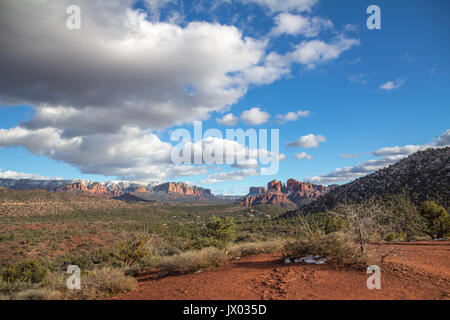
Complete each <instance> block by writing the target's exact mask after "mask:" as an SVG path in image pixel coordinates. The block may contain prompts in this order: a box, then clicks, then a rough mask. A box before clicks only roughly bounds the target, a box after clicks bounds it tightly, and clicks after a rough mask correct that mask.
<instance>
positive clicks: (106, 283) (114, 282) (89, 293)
mask: <svg viewBox="0 0 450 320" xmlns="http://www.w3.org/2000/svg"><path fill="white" fill-rule="evenodd" d="M136 283H137V281H136V279H135V278H133V277H130V276H127V275H125V273H124V271H123V270H122V269H114V268H110V267H106V268H103V269H96V270H94V271H92V272H91V273H90V274H89V275H87V276H85V277H82V278H81V289H80V290H73V291H70V292H68V293H67V297H68V298H74V299H83V300H90V299H97V298H101V297H108V296H111V295H115V294H119V293H122V292H126V291H130V290H133V289H134V288H135V287H136Z"/></svg>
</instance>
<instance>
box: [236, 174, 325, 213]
mask: <svg viewBox="0 0 450 320" xmlns="http://www.w3.org/2000/svg"><path fill="white" fill-rule="evenodd" d="M328 190H329V188H328V187H325V186H322V185H316V184H312V183H309V182H300V181H297V180H295V179H289V180H288V181H287V183H286V184H283V182H281V181H278V180H273V181H270V182H269V183H268V184H267V189H266V188H264V187H251V188H250V190H249V193H248V195H247V196H245V197H244V198H242V199H241V200H240V201H239V203H240V204H242V205H244V206H246V207H254V206H257V205H260V204H272V205H278V206H281V207H293V206H296V205H300V204H303V203H305V202H308V201H311V200H314V199H316V198H318V197H320V196H322V195H323V194H325V193H327V192H328Z"/></svg>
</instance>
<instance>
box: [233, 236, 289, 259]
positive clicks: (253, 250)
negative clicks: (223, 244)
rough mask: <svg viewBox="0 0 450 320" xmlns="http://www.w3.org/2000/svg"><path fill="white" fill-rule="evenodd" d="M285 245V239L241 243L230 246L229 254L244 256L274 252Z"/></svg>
mask: <svg viewBox="0 0 450 320" xmlns="http://www.w3.org/2000/svg"><path fill="white" fill-rule="evenodd" d="M283 246H284V241H283V240H272V241H259V242H248V243H240V244H234V245H232V246H231V247H229V248H228V255H229V256H231V257H244V256H248V255H253V254H259V253H274V252H280V251H281V250H282V249H283Z"/></svg>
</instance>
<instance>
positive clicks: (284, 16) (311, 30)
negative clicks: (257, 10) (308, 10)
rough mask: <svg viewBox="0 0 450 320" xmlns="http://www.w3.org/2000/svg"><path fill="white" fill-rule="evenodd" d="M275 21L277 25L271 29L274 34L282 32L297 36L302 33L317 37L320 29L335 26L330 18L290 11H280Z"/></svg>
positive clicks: (277, 34) (306, 35)
mask: <svg viewBox="0 0 450 320" xmlns="http://www.w3.org/2000/svg"><path fill="white" fill-rule="evenodd" d="M274 21H275V26H274V28H273V29H272V31H271V34H272V35H273V36H279V35H281V34H288V35H292V36H296V35H300V34H301V35H303V36H305V37H316V36H317V35H318V34H319V32H320V30H322V29H329V28H332V27H333V23H332V22H331V21H330V20H328V19H323V18H320V17H308V16H302V15H296V14H290V13H280V14H279V15H277V16H276V17H275V19H274Z"/></svg>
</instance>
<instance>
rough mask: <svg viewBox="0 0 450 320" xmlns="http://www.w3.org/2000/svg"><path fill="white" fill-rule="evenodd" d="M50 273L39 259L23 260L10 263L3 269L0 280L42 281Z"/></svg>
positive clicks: (12, 281) (10, 281) (11, 281)
mask: <svg viewBox="0 0 450 320" xmlns="http://www.w3.org/2000/svg"><path fill="white" fill-rule="evenodd" d="M49 274H50V269H49V268H48V266H47V264H45V263H44V262H43V261H42V260H40V259H32V260H25V261H22V262H19V263H17V264H12V265H10V266H8V267H7V268H5V270H3V272H2V275H1V278H2V282H9V283H14V282H25V283H42V282H45V280H46V279H47V277H48V276H49Z"/></svg>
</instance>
